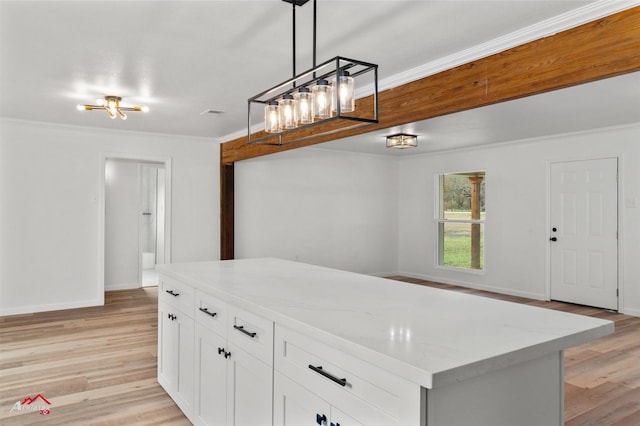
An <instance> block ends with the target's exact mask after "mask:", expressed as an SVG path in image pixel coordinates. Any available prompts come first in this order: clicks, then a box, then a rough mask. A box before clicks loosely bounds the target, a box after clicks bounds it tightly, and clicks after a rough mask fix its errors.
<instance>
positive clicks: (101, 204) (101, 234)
mask: <svg viewBox="0 0 640 426" xmlns="http://www.w3.org/2000/svg"><path fill="white" fill-rule="evenodd" d="M107 160H133V161H142V162H145V161H147V162H152V163H162V164H164V170H165V187H164V191H165V213H164V215H165V217H164V235H165V237H164V253H165V254H164V255H165V263H171V182H172V178H171V172H172V171H171V157H157V156H152V155H145V154H123V153H110V152H101V153H100V171H99V182H100V185H99V188H98V216H99V218H98V286H99V292H100V295H101V296H100V297H101V298H102V301H101V304H102V305H104V273H105V254H106V252H105V242H106V238H105V237H106V202H105V201H106V200H105V193H106V191H105V185H106V179H105V167H106V164H107ZM139 251H140V250H138V252H139ZM138 262H139V261H138Z"/></svg>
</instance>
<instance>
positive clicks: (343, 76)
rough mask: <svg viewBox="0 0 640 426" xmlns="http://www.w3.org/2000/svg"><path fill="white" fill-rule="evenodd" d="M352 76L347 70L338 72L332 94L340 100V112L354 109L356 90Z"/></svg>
mask: <svg viewBox="0 0 640 426" xmlns="http://www.w3.org/2000/svg"><path fill="white" fill-rule="evenodd" d="M355 87H356V86H355V84H354V82H353V77H351V76H350V75H349V73H348V72H347V71H342V72H340V74H338V79H337V85H336V89H335V92H336V94H335V95H334V97H335V96H337V98H338V101H339V102H340V113H343V112H353V111H355V109H356V90H355Z"/></svg>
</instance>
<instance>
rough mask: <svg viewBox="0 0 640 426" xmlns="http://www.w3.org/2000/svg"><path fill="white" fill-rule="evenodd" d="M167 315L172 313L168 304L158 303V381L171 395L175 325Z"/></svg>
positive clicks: (174, 355) (173, 380)
mask: <svg viewBox="0 0 640 426" xmlns="http://www.w3.org/2000/svg"><path fill="white" fill-rule="evenodd" d="M169 315H172V314H171V313H170V312H169V305H167V304H165V303H158V383H160V384H161V385H162V387H164V389H165V390H166V391H167V393H169V394H170V395H171V394H172V392H173V389H174V388H175V378H176V371H177V369H178V353H177V351H176V347H177V342H176V336H177V334H176V331H175V328H176V327H175V324H174V322H173V321H172V320H171V317H170V316H169Z"/></svg>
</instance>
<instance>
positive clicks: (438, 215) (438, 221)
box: [434, 169, 487, 275]
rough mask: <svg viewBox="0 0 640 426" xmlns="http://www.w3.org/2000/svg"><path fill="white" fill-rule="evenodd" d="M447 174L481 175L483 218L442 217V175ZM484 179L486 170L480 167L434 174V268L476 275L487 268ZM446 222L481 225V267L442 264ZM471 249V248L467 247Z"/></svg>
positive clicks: (482, 272)
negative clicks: (483, 200)
mask: <svg viewBox="0 0 640 426" xmlns="http://www.w3.org/2000/svg"><path fill="white" fill-rule="evenodd" d="M447 175H463V176H464V175H468V176H473V175H478V176H480V175H481V176H483V184H484V185H485V193H484V199H485V210H484V213H485V218H484V219H445V218H444V191H443V182H444V177H445V176H447ZM486 181H487V172H486V170H482V169H476V170H474V171H458V172H439V173H437V174H436V178H435V187H436V191H435V193H436V200H435V201H436V202H435V206H434V207H435V209H434V218H435V228H436V235H437V238H436V251H435V253H436V256H435V257H436V259H435V266H436V268H439V269H446V270H451V271H461V272H465V273H470V274H476V275H483V274H484V273H485V272H486V270H487V265H486V257H485V244H484V241H485V234H486V196H487V194H486V190H487V188H486ZM481 215H482V211H481ZM446 223H468V224H470V225H471V224H479V225H481V226H482V242H483V244H482V248H481V250H482V254H481V256H482V268H481V269H472V268H470V267H469V268H465V267H460V266H450V265H445V264H444V225H445V224H446ZM469 250H471V248H470V249H469Z"/></svg>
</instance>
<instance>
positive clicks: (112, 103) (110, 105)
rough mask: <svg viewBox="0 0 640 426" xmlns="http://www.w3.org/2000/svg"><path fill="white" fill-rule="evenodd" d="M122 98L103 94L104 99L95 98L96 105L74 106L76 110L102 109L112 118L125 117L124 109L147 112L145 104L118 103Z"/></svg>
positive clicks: (147, 108)
mask: <svg viewBox="0 0 640 426" xmlns="http://www.w3.org/2000/svg"><path fill="white" fill-rule="evenodd" d="M121 100H122V98H121V97H120V96H105V97H104V99H97V100H96V104H97V105H82V104H79V105H78V106H77V107H76V108H77V109H78V111H92V110H94V109H103V110H105V111H106V112H107V115H108V116H109V118H111V119H112V120H113V119H115V118H116V117H120V118H121V119H122V120H126V119H127V114H125V113H124V111H127V112H130V111H141V112H149V107H147V106H137V105H136V106H131V107H125V106H122V105H120V101H121Z"/></svg>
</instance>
